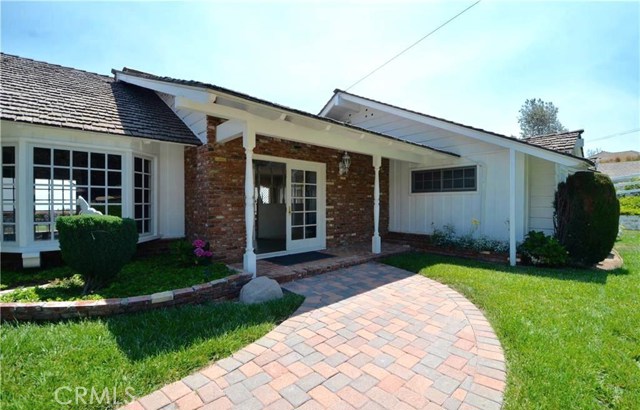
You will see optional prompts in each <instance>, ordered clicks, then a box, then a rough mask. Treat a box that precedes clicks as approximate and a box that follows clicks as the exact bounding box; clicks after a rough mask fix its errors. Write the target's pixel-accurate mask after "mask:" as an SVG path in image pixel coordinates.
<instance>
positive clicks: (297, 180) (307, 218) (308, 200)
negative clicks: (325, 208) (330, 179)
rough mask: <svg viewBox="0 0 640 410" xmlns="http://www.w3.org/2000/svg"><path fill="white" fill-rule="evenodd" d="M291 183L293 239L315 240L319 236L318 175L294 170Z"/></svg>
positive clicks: (313, 172)
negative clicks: (317, 225)
mask: <svg viewBox="0 0 640 410" xmlns="http://www.w3.org/2000/svg"><path fill="white" fill-rule="evenodd" d="M291 181H292V182H294V183H292V184H291V198H292V199H291V207H292V213H291V239H292V240H301V239H313V238H315V237H316V236H317V227H316V224H317V219H318V216H317V199H316V197H317V195H318V187H317V185H316V184H317V183H318V174H317V172H315V171H303V170H296V169H293V170H291ZM303 211H304V212H303Z"/></svg>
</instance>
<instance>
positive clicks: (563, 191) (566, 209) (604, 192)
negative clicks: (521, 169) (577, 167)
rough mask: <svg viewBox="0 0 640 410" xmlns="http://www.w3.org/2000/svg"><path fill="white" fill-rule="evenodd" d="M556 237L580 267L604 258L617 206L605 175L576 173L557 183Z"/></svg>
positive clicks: (614, 228) (614, 232)
mask: <svg viewBox="0 0 640 410" xmlns="http://www.w3.org/2000/svg"><path fill="white" fill-rule="evenodd" d="M554 207H555V225H556V237H557V238H558V240H559V241H560V243H561V244H562V245H563V246H564V247H565V248H566V249H567V251H568V252H569V257H570V258H571V259H572V260H573V261H574V262H575V263H578V264H581V265H587V266H590V265H593V264H594V263H598V262H600V261H601V260H603V259H605V258H606V257H607V255H608V254H609V252H610V251H611V249H612V248H613V244H614V242H615V240H616V235H617V234H618V221H619V219H620V203H619V202H618V198H616V191H615V188H614V186H613V183H612V182H611V179H609V177H608V176H606V175H604V174H601V173H596V172H586V171H585V172H576V173H575V174H573V175H571V176H569V178H567V180H566V182H561V183H560V184H559V185H558V190H557V191H556V198H555V201H554Z"/></svg>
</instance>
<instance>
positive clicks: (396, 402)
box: [126, 263, 505, 410]
mask: <svg viewBox="0 0 640 410" xmlns="http://www.w3.org/2000/svg"><path fill="white" fill-rule="evenodd" d="M284 287H285V288H286V289H289V290H291V291H293V292H296V293H300V294H303V295H305V296H306V300H305V302H304V304H303V305H302V306H301V307H300V309H299V310H298V311H297V312H296V313H295V314H294V315H293V316H292V317H291V318H289V319H288V320H286V321H285V322H283V323H282V324H280V325H279V326H278V327H276V328H275V329H274V330H273V331H272V332H270V333H269V334H267V335H266V336H264V337H263V338H262V339H260V340H258V341H256V342H255V343H253V344H251V345H249V346H247V347H245V348H244V349H242V350H240V351H239V352H237V353H236V354H234V355H233V356H232V357H229V358H226V359H223V360H220V361H218V362H217V363H215V364H213V365H211V366H209V367H207V368H204V369H202V370H201V371H199V372H197V373H194V374H192V375H190V376H188V377H185V378H184V379H182V380H181V381H177V382H175V383H173V384H170V385H167V386H165V387H163V388H162V389H161V390H158V391H156V392H154V393H152V394H150V395H148V396H145V397H143V398H141V399H139V400H138V401H136V402H133V403H130V404H129V405H128V406H127V407H126V408H127V409H146V410H151V409H160V408H163V409H165V408H166V409H195V408H202V409H216V410H218V409H226V408H237V409H261V408H270V409H276V410H283V409H294V408H296V409H297V408H300V409H326V408H335V409H353V408H356V409H360V408H362V409H394V410H400V409H416V408H420V409H436V408H445V409H499V408H500V407H501V404H502V394H503V391H504V387H505V362H504V356H503V353H502V349H501V346H500V342H499V341H498V339H497V337H496V335H495V334H494V332H493V330H492V329H491V326H490V325H489V323H488V322H487V320H486V319H485V317H484V315H483V314H482V313H481V312H480V311H479V310H478V309H477V308H476V307H475V306H474V305H473V304H472V303H471V302H469V301H468V300H467V299H466V298H464V297H463V296H462V295H460V294H459V293H458V292H455V291H453V290H452V289H450V288H449V287H447V286H445V285H442V284H440V283H438V282H436V281H433V280H430V279H428V278H425V277H423V276H420V275H414V274H411V273H409V272H406V271H403V270H400V269H396V268H393V267H390V266H386V265H381V264H377V263H368V264H364V265H359V266H355V267H351V268H346V269H342V270H339V271H335V272H333V273H328V274H325V275H321V276H316V277H312V278H307V279H303V280H300V281H297V282H292V283H288V284H286V285H284Z"/></svg>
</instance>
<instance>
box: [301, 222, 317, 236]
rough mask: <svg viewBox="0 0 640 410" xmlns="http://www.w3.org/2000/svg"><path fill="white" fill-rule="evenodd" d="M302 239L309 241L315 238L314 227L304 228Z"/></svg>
mask: <svg viewBox="0 0 640 410" xmlns="http://www.w3.org/2000/svg"><path fill="white" fill-rule="evenodd" d="M304 237H305V239H311V238H315V237H316V227H315V225H314V226H307V227H305V228H304Z"/></svg>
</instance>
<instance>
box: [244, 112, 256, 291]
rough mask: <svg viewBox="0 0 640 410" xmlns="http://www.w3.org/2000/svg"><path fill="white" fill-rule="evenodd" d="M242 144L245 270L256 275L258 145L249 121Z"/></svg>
mask: <svg viewBox="0 0 640 410" xmlns="http://www.w3.org/2000/svg"><path fill="white" fill-rule="evenodd" d="M242 146H243V147H244V152H245V160H246V162H245V168H244V171H245V172H244V222H245V230H246V234H247V238H246V240H247V245H246V250H245V253H244V261H243V262H244V263H243V267H244V270H245V271H247V272H249V273H252V274H253V277H254V278H255V277H256V272H257V266H256V254H255V252H254V250H253V225H254V217H255V212H254V209H253V208H254V201H253V199H254V198H253V196H254V186H253V149H254V148H255V147H256V133H255V131H254V130H253V128H252V127H251V126H250V125H249V123H248V122H247V123H246V125H245V128H244V130H243V132H242Z"/></svg>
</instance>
